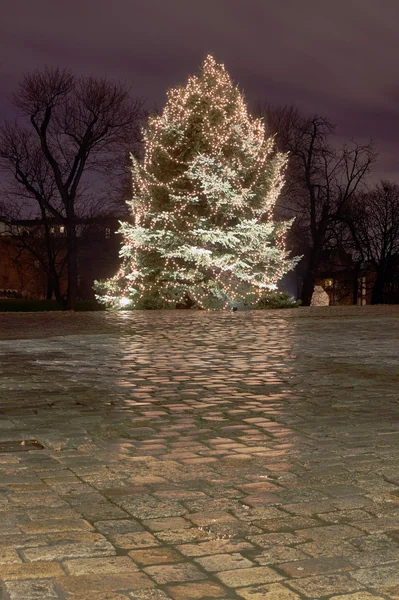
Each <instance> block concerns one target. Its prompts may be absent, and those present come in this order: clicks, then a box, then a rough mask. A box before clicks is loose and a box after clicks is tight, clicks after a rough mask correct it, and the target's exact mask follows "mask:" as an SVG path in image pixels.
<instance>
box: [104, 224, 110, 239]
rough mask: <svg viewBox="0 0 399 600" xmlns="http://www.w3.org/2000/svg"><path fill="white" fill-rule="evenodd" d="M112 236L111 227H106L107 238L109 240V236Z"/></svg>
mask: <svg viewBox="0 0 399 600" xmlns="http://www.w3.org/2000/svg"><path fill="white" fill-rule="evenodd" d="M110 237H111V229H110V228H109V227H106V228H105V238H106V239H107V240H109V238H110Z"/></svg>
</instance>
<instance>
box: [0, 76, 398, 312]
mask: <svg viewBox="0 0 399 600" xmlns="http://www.w3.org/2000/svg"><path fill="white" fill-rule="evenodd" d="M12 104H13V105H14V107H15V108H16V110H17V111H18V114H19V119H18V120H15V121H11V122H10V121H4V123H3V124H2V126H1V127H0V169H1V171H2V174H3V179H4V185H3V192H2V194H3V195H2V199H1V201H0V218H1V219H3V220H6V221H14V222H15V221H18V220H19V219H21V218H22V217H23V216H26V215H27V214H35V216H38V217H39V218H40V220H41V223H42V228H41V230H40V236H41V238H42V240H43V241H44V246H43V243H42V242H41V250H40V252H39V250H38V235H37V232H36V235H31V236H30V237H29V236H27V235H26V232H25V235H24V236H22V235H19V234H18V233H17V236H18V235H19V243H20V244H21V248H22V247H23V248H24V249H25V250H27V251H28V252H30V253H31V254H32V255H34V256H35V258H36V260H38V261H39V262H40V265H41V267H42V269H43V271H44V272H45V274H46V277H47V281H48V294H47V296H48V297H49V296H50V295H51V296H52V295H54V297H55V298H56V300H57V302H59V303H60V304H61V305H63V306H64V308H66V309H73V308H74V306H75V305H76V300H77V293H78V267H77V261H78V252H79V248H78V238H77V235H76V223H77V220H78V219H82V218H84V217H91V216H93V215H100V214H102V215H104V214H107V213H110V212H111V211H112V210H113V211H114V212H115V211H116V212H123V200H126V199H128V197H129V194H130V185H129V183H128V181H127V177H128V175H127V173H128V171H129V161H128V156H129V153H132V154H133V155H134V156H135V157H136V158H137V157H140V155H141V151H140V148H141V136H140V127H141V125H142V124H143V123H144V120H145V117H146V116H148V115H146V113H145V111H144V103H143V101H142V100H141V99H140V98H138V97H134V96H132V95H131V93H130V91H129V90H128V89H127V88H126V87H125V86H124V85H122V84H121V83H118V82H116V83H115V82H111V81H109V80H107V79H101V78H95V77H77V76H75V75H74V74H73V73H72V72H70V71H69V70H62V69H59V68H46V69H44V70H43V71H38V72H35V73H32V74H29V75H26V76H25V77H24V78H23V79H22V80H21V82H20V84H19V86H18V88H17V90H16V91H15V93H14V94H13V96H12ZM256 113H257V116H260V117H263V119H264V121H265V123H266V125H267V127H268V130H269V132H270V134H273V135H275V140H276V151H277V152H280V153H281V152H282V153H287V152H288V153H289V160H288V167H287V171H286V183H285V186H284V188H283V191H282V194H281V196H280V199H279V201H278V202H277V204H276V208H275V212H276V213H277V216H278V217H281V218H285V219H290V218H295V221H294V225H293V227H292V229H291V232H290V233H289V246H290V249H291V250H292V251H293V254H302V255H303V258H302V260H301V263H300V266H299V268H300V269H301V272H302V274H303V282H302V289H301V292H300V298H301V300H302V304H303V305H304V306H308V305H310V302H311V298H312V294H313V291H314V286H315V283H316V280H317V277H318V271H319V269H320V266H321V264H322V262H323V257H324V256H325V253H326V252H328V251H333V250H334V249H337V248H342V249H345V251H347V252H348V253H350V254H351V255H352V258H353V263H354V266H355V277H354V284H353V289H354V293H353V296H354V302H355V298H356V296H357V289H356V286H357V277H356V269H357V270H358V272H360V266H361V265H362V264H364V263H367V264H369V265H371V267H372V268H373V270H374V272H375V281H374V283H373V290H372V298H371V301H372V303H373V304H379V303H382V302H383V301H384V289H385V286H386V285H387V283H389V282H390V281H392V279H393V278H394V277H395V268H396V267H397V264H398V255H399V186H398V185H397V184H396V183H394V182H388V181H383V182H380V183H378V184H376V185H374V186H371V187H369V186H368V176H369V175H370V173H371V171H372V167H373V165H374V164H375V162H376V158H377V154H376V151H375V148H374V146H373V144H372V143H371V142H370V143H366V144H364V143H363V144H361V143H358V142H356V141H350V142H347V143H345V144H342V145H341V146H340V147H337V146H336V144H335V143H334V141H335V140H334V132H335V125H334V124H333V123H331V122H330V121H329V120H328V119H327V118H326V117H321V116H320V115H313V116H306V115H303V114H302V113H301V112H300V111H299V110H298V109H296V108H295V107H293V106H271V105H263V106H261V107H259V108H258V109H257V111H256ZM54 220H57V221H58V222H60V223H62V224H63V226H64V227H65V232H66V235H65V246H64V248H63V250H62V251H61V252H60V247H59V244H60V241H59V239H58V240H56V239H55V238H54V236H52V234H51V223H52V222H53V221H54ZM43 248H44V251H43ZM63 270H65V271H66V272H67V281H68V286H67V291H66V293H64V294H63V293H62V291H61V286H60V280H61V276H62V272H63Z"/></svg>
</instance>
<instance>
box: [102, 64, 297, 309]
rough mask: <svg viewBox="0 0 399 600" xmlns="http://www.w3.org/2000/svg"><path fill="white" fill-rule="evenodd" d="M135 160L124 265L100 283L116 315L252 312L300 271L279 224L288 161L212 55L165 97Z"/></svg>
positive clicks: (124, 227)
mask: <svg viewBox="0 0 399 600" xmlns="http://www.w3.org/2000/svg"><path fill="white" fill-rule="evenodd" d="M144 147H145V153H144V158H143V160H140V161H138V160H135V159H133V169H132V173H133V190H134V195H133V199H132V200H131V202H130V204H131V211H132V216H133V223H132V224H131V223H123V224H122V226H121V232H122V234H123V239H124V244H123V247H122V250H121V257H122V258H123V263H122V267H121V269H120V271H119V272H118V273H117V275H116V276H115V277H114V278H113V279H111V280H108V281H105V282H102V283H99V284H97V290H98V292H99V296H98V297H99V299H100V300H101V301H102V302H104V303H106V304H108V305H109V306H113V307H116V308H120V307H124V306H128V307H129V308H162V307H171V308H172V307H182V306H186V307H191V306H195V307H198V308H215V309H218V308H228V307H230V306H236V305H246V306H253V305H254V304H256V302H257V301H258V300H259V298H260V297H261V296H262V294H263V293H264V292H265V291H266V290H270V289H275V288H276V284H277V282H278V280H279V279H280V278H281V277H282V276H283V275H284V274H285V273H286V272H287V271H288V270H290V269H292V268H293V266H294V265H295V264H296V260H295V259H289V258H288V254H287V252H286V251H285V233H286V230H287V227H288V226H289V225H290V223H288V222H280V223H276V222H274V221H273V209H274V205H275V202H276V200H277V198H278V195H279V192H280V190H281V188H282V185H283V183H284V167H285V164H286V160H287V157H286V155H283V154H279V153H276V152H275V151H274V140H273V138H267V137H266V136H265V129H264V125H263V122H262V121H261V120H260V119H253V118H251V117H250V116H249V115H248V112H247V108H246V104H245V101H244V97H243V95H242V93H241V92H240V91H239V89H238V88H237V87H236V86H235V85H233V83H232V81H231V79H230V77H229V75H228V73H227V72H226V70H225V68H224V66H223V65H221V64H217V63H216V62H215V60H214V59H213V57H212V56H208V57H207V58H206V60H205V61H204V63H203V65H202V68H201V72H200V74H199V76H194V77H190V79H189V80H188V83H187V85H185V86H184V87H179V88H176V89H172V90H170V91H169V92H168V97H167V103H166V106H165V108H164V110H163V112H162V114H161V115H158V116H153V117H150V118H149V120H148V125H147V128H146V129H145V131H144Z"/></svg>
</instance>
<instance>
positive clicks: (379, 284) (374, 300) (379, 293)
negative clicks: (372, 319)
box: [371, 274, 385, 304]
mask: <svg viewBox="0 0 399 600" xmlns="http://www.w3.org/2000/svg"><path fill="white" fill-rule="evenodd" d="M384 287H385V278H384V276H383V274H377V279H376V280H375V282H374V285H373V290H372V292H371V304H384Z"/></svg>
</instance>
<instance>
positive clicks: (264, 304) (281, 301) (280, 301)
mask: <svg viewBox="0 0 399 600" xmlns="http://www.w3.org/2000/svg"><path fill="white" fill-rule="evenodd" d="M300 304H301V301H300V300H296V301H295V300H294V299H293V297H292V296H290V295H289V294H286V293H285V292H277V293H276V292H268V293H267V294H265V295H264V296H262V298H261V299H260V300H259V301H258V302H257V304H256V305H255V306H254V309H255V310H267V309H275V308H297V307H298V306H299V305H300Z"/></svg>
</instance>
